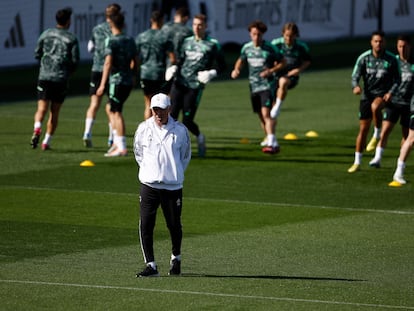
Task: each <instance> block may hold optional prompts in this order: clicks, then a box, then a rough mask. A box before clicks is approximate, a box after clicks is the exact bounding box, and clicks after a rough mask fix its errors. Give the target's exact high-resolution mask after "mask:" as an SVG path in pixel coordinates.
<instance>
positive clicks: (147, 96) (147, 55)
mask: <svg viewBox="0 0 414 311" xmlns="http://www.w3.org/2000/svg"><path fill="white" fill-rule="evenodd" d="M163 22H164V18H163V16H162V15H161V13H160V12H159V11H153V12H152V14H151V20H150V23H151V27H150V29H147V30H145V31H144V32H142V33H140V34H139V35H138V36H137V37H136V38H135V43H136V45H137V51H138V61H139V69H140V83H141V88H142V90H143V92H144V102H145V109H144V119H148V118H149V117H151V116H152V112H151V108H150V103H151V97H152V96H153V95H154V94H158V93H164V94H168V93H169V89H170V88H169V86H168V82H167V81H165V70H166V68H167V57H168V58H169V60H170V63H171V64H175V56H174V53H173V49H172V46H171V44H170V42H169V41H168V40H167V37H166V36H165V35H164V34H163V33H162V32H161V31H160V29H161V27H162V25H163Z"/></svg>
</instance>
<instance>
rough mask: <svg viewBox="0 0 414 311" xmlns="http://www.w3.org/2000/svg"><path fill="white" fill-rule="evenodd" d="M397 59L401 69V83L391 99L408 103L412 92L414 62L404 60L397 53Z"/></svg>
mask: <svg viewBox="0 0 414 311" xmlns="http://www.w3.org/2000/svg"><path fill="white" fill-rule="evenodd" d="M397 61H398V63H399V64H400V69H401V83H400V86H399V87H398V90H397V92H396V94H395V95H394V96H392V98H391V100H392V102H393V103H396V104H400V105H409V104H410V100H411V97H412V96H413V93H414V64H413V63H412V61H409V62H405V61H403V60H401V58H400V56H399V55H397Z"/></svg>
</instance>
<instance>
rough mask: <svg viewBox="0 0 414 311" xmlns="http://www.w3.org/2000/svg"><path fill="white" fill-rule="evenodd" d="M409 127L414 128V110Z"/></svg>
mask: <svg viewBox="0 0 414 311" xmlns="http://www.w3.org/2000/svg"><path fill="white" fill-rule="evenodd" d="M409 128H410V129H411V130H414V111H413V112H411V116H410V124H409Z"/></svg>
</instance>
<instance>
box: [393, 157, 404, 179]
mask: <svg viewBox="0 0 414 311" xmlns="http://www.w3.org/2000/svg"><path fill="white" fill-rule="evenodd" d="M404 169H405V162H403V161H401V160H400V159H398V161H397V168H396V170H395V175H399V176H403V175H404Z"/></svg>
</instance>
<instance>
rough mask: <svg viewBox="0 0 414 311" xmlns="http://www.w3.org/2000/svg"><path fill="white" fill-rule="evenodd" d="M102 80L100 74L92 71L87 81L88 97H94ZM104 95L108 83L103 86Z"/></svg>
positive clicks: (106, 91)
mask: <svg viewBox="0 0 414 311" xmlns="http://www.w3.org/2000/svg"><path fill="white" fill-rule="evenodd" d="M101 80H102V72H100V71H92V72H91V79H90V81H89V96H92V95H96V91H97V90H98V89H99V85H100V84H101ZM105 93H108V83H107V84H106V86H105Z"/></svg>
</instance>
